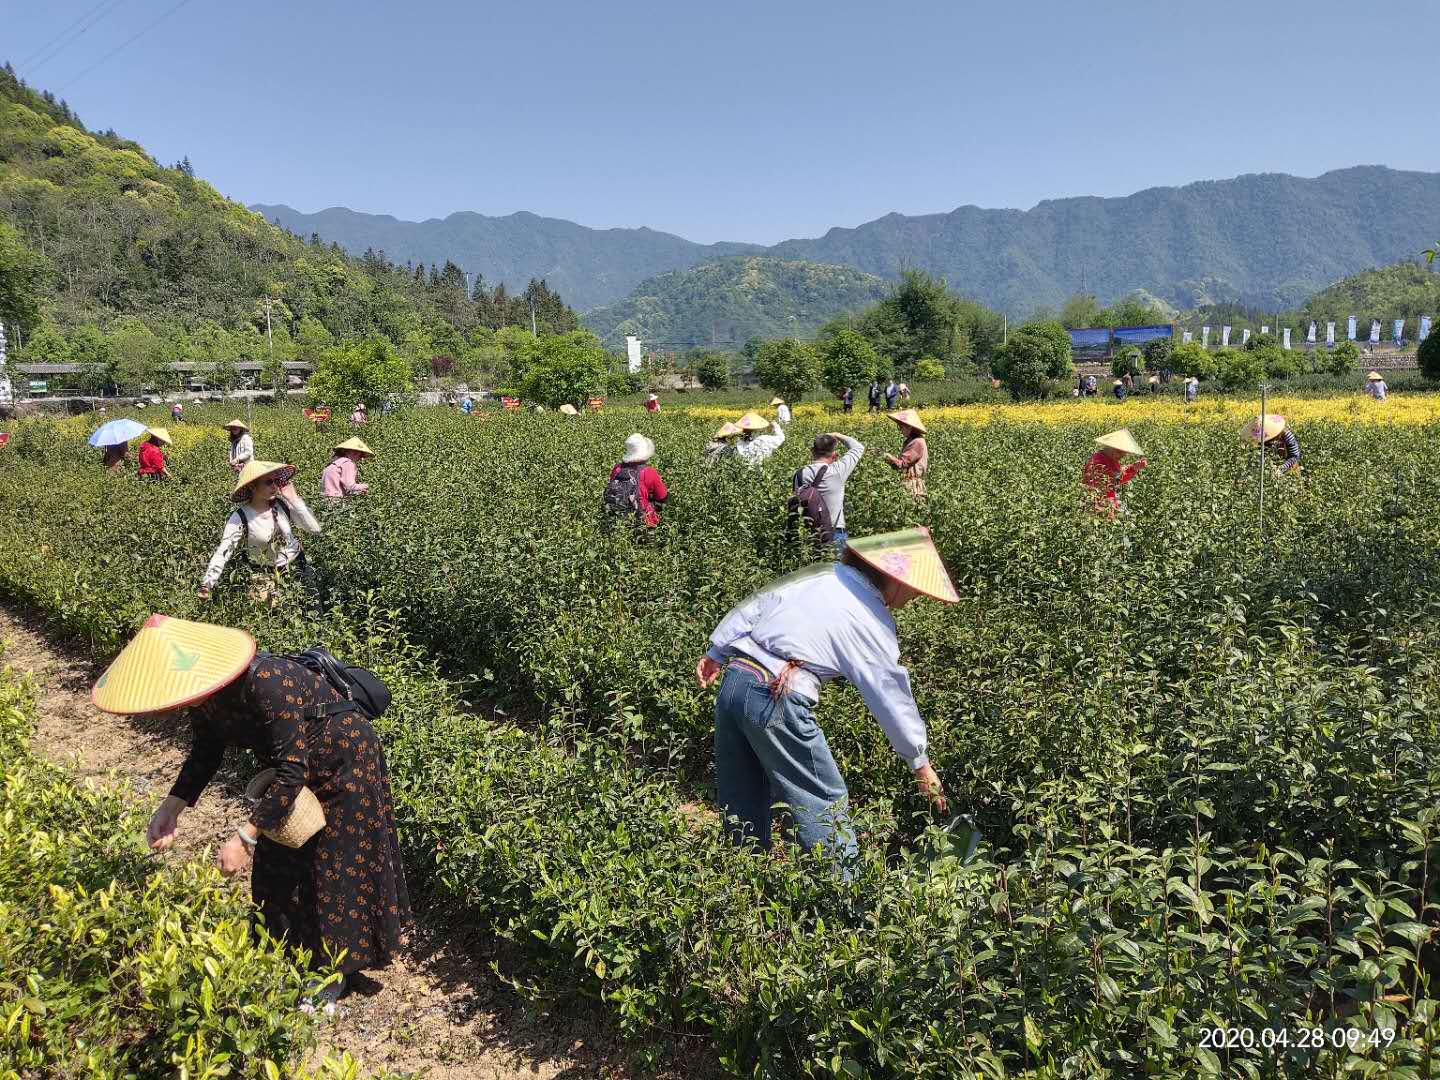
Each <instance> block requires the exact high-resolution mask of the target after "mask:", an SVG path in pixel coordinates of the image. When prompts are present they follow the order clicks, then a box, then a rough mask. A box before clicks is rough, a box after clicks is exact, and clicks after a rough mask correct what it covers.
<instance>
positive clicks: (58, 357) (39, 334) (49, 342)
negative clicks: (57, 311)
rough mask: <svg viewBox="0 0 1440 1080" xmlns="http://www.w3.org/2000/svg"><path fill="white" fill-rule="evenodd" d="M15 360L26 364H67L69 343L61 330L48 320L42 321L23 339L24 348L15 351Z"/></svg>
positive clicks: (68, 361) (68, 360)
mask: <svg viewBox="0 0 1440 1080" xmlns="http://www.w3.org/2000/svg"><path fill="white" fill-rule="evenodd" d="M16 358H17V359H19V360H22V361H24V362H25V363H27V364H68V363H70V362H71V360H70V342H69V341H67V340H66V339H65V332H64V331H63V330H61V329H60V328H59V327H58V326H56V325H55V324H54V323H53V322H51V321H50V320H49V319H42V320H41V321H40V323H39V324H38V325H37V326H36V327H35V329H34V330H32V331H31V333H30V336H29V337H28V338H26V339H25V347H24V348H22V349H19V350H18V351H17V357H16Z"/></svg>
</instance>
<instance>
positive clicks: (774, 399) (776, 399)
mask: <svg viewBox="0 0 1440 1080" xmlns="http://www.w3.org/2000/svg"><path fill="white" fill-rule="evenodd" d="M770 404H771V405H784V404H785V399H784V398H783V397H772V398H771V399H770Z"/></svg>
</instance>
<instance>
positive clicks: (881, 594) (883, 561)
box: [695, 527, 960, 875]
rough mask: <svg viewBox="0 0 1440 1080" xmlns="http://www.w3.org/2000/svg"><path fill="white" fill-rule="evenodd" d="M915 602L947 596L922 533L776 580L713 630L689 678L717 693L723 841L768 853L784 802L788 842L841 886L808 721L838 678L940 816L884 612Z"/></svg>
mask: <svg viewBox="0 0 1440 1080" xmlns="http://www.w3.org/2000/svg"><path fill="white" fill-rule="evenodd" d="M921 595H924V596H931V597H934V598H935V599H937V600H940V601H943V602H944V603H948V604H953V603H957V602H958V601H959V599H960V598H959V596H958V595H957V594H956V592H955V586H954V585H953V584H951V581H950V576H949V575H948V574H947V573H946V572H945V566H944V564H943V563H942V562H941V561H940V553H939V552H938V551H936V550H935V545H934V543H933V541H932V540H931V538H930V531H929V530H928V529H926V528H923V527H919V528H913V529H905V530H902V531H900V532H893V533H883V534H881V535H878V536H867V537H864V538H863V539H859V540H851V541H850V542H849V543H848V544H847V545H846V548H845V553H844V555H843V556H842V561H841V562H838V563H822V564H819V565H816V566H809V567H806V568H805V569H803V570H798V571H796V572H795V573H793V574H788V575H786V576H785V577H782V578H780V579H779V580H777V581H775V582H773V583H771V584H770V585H767V586H766V587H765V588H763V589H761V590H760V591H758V592H756V593H754V594H752V595H751V596H749V597H747V598H746V599H745V600H743V601H741V602H740V604H739V605H738V606H736V607H735V608H733V609H732V610H731V611H730V613H729V614H728V615H726V616H725V618H724V619H723V620H721V622H720V625H719V626H717V627H716V628H715V632H714V633H712V634H711V635H710V648H709V650H708V651H707V652H706V653H705V655H704V656H703V657H702V658H701V659H700V662H699V664H697V665H696V668H695V676H696V678H697V679H698V680H699V682H700V685H701V687H707V686H710V685H712V684H713V683H715V682H716V681H717V680H718V681H719V682H720V693H719V696H718V698H717V699H716V702H715V785H716V789H717V795H718V799H719V803H720V806H721V809H722V811H723V812H724V815H725V818H726V824H725V833H726V836H727V838H728V839H729V840H730V842H731V843H734V844H737V845H738V844H744V843H756V844H758V845H759V846H760V847H761V848H763V849H768V848H769V847H770V833H771V814H770V808H771V806H772V805H773V804H775V803H784V804H785V805H786V807H787V808H788V810H789V812H790V816H791V818H792V819H793V822H794V832H795V838H796V839H797V840H798V842H799V843H800V845H801V846H802V847H804V848H805V849H806V850H809V849H810V848H811V847H813V846H814V845H816V844H820V845H821V846H822V847H823V848H824V850H825V852H826V853H827V854H828V855H829V856H830V857H831V858H832V859H834V860H835V861H837V862H838V863H840V864H841V872H842V874H846V875H848V873H849V870H848V868H847V863H848V860H849V859H850V858H851V857H853V855H854V854H855V851H856V843H855V833H854V830H853V829H852V828H851V826H850V821H849V817H848V814H847V805H848V801H849V790H848V789H847V788H846V786H845V780H844V778H843V777H841V775H840V770H839V768H838V767H837V766H836V764H835V758H834V756H833V755H832V754H831V752H830V746H829V744H828V743H827V742H826V741H825V733H824V732H823V731H821V730H820V727H819V725H818V724H816V722H815V715H814V711H813V710H814V708H815V706H816V704H817V703H818V702H819V699H820V686H821V684H822V683H825V682H830V681H832V680H834V679H840V678H844V679H848V680H849V681H850V682H851V683H852V684H853V685H854V686H855V688H856V689H857V690H859V691H860V696H861V697H863V698H864V699H865V704H866V705H867V706H869V708H870V711H871V712H872V713H873V714H874V715H875V718H876V720H877V721H878V722H879V724H880V727H881V728H882V729H883V730H884V732H885V735H886V737H887V738H888V739H889V740H890V745H891V746H892V747H893V748H894V750H895V752H896V753H897V754H899V755H900V757H901V758H903V759H904V761H905V764H906V765H907V766H908V767H909V768H910V770H911V771H912V772H913V773H914V774H915V782H916V784H917V785H918V786H919V788H920V790H921V791H922V792H924V793H925V794H926V795H928V796H929V798H930V800H931V802H932V804H933V805H934V806H935V808H936V809H937V810H938V811H939V812H941V813H943V812H944V811H945V796H944V792H943V790H942V788H941V785H940V777H939V776H937V775H936V773H935V769H934V768H933V767H932V766H931V764H930V756H929V753H928V752H927V749H926V733H925V722H924V721H923V720H922V719H921V718H920V710H919V709H918V708H917V707H916V705H915V698H914V695H913V694H912V693H911V690H910V675H909V673H908V672H907V671H906V670H905V668H904V667H903V666H902V665H901V663H900V642H899V639H898V637H897V635H896V630H895V619H894V617H893V616H892V615H891V614H890V612H891V611H898V610H899V609H900V608H902V607H904V606H905V605H906V604H908V603H909V602H910V601H911V600H913V599H914V598H915V597H917V596H921Z"/></svg>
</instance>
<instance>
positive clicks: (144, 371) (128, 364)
mask: <svg viewBox="0 0 1440 1080" xmlns="http://www.w3.org/2000/svg"><path fill="white" fill-rule="evenodd" d="M108 337H109V351H110V355H111V357H112V359H113V361H114V377H115V381H116V383H117V384H118V385H120V386H122V387H124V388H125V389H128V390H143V389H159V388H162V387H163V386H164V385H165V383H166V382H167V379H166V374H167V371H166V360H165V353H164V347H163V343H162V342H161V340H160V339H159V338H158V337H156V336H155V333H154V332H153V331H152V330H151V329H150V328H149V327H148V326H146V325H145V324H144V323H143V322H141V321H140V320H139V319H122V320H121V321H120V322H119V323H118V324H116V326H115V327H114V328H113V329H112V330H111V331H110V333H109V335H108Z"/></svg>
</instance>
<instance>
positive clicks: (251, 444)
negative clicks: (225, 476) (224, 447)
mask: <svg viewBox="0 0 1440 1080" xmlns="http://www.w3.org/2000/svg"><path fill="white" fill-rule="evenodd" d="M254 456H255V440H254V439H252V438H250V433H249V432H248V431H242V432H241V433H240V438H238V439H236V440H235V441H234V442H233V443H231V444H230V468H232V469H234V470H235V471H236V472H237V473H238V472H239V471H240V470H241V469H243V468H244V467H245V463H246V462H247V461H249V460H250V459H251V458H253V457H254Z"/></svg>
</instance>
